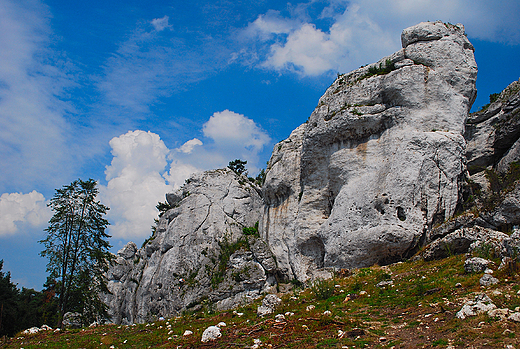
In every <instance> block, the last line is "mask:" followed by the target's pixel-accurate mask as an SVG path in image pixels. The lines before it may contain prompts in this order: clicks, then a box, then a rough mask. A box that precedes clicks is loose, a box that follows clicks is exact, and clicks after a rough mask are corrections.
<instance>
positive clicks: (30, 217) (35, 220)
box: [0, 190, 52, 236]
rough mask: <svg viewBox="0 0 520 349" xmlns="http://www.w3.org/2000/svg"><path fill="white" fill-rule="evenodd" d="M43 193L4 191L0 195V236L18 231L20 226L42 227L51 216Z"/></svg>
mask: <svg viewBox="0 0 520 349" xmlns="http://www.w3.org/2000/svg"><path fill="white" fill-rule="evenodd" d="M51 215H52V214H51V210H50V209H49V208H48V207H47V201H46V200H45V197H44V196H43V194H40V193H38V192H37V191H35V190H33V191H32V192H30V193H28V194H21V193H4V194H2V196H0V236H4V235H11V234H15V233H19V232H20V231H21V229H20V227H23V226H25V225H27V226H29V227H33V228H36V227H42V229H43V227H44V226H45V224H46V223H47V222H48V220H49V219H50V218H51Z"/></svg>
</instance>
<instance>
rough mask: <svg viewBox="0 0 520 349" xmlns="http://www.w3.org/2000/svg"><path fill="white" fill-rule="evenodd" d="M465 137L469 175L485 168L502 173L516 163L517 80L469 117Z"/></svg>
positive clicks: (519, 150) (519, 129)
mask: <svg viewBox="0 0 520 349" xmlns="http://www.w3.org/2000/svg"><path fill="white" fill-rule="evenodd" d="M465 137H466V140H467V143H468V144H467V158H468V170H469V172H470V173H471V174H475V173H478V172H480V171H482V170H484V169H486V168H487V167H489V166H492V167H494V168H495V169H497V170H498V171H499V172H502V173H504V172H507V170H508V169H509V164H511V163H512V162H514V161H519V160H520V142H519V138H520V80H519V81H515V82H513V83H511V84H510V85H509V86H508V87H507V88H506V89H504V91H502V93H500V95H499V96H498V98H497V99H496V101H494V102H493V103H491V104H490V105H489V106H488V107H487V108H484V110H481V111H479V112H477V113H474V114H472V115H471V116H470V117H469V119H468V125H467V127H466V134H465Z"/></svg>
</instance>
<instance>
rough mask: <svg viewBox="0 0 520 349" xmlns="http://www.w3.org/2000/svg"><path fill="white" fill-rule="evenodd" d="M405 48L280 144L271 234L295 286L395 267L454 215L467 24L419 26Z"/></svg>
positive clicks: (467, 99)
mask: <svg viewBox="0 0 520 349" xmlns="http://www.w3.org/2000/svg"><path fill="white" fill-rule="evenodd" d="M401 41H402V44H403V49H401V50H400V51H398V52H396V53H394V54H393V55H391V56H388V57H385V58H383V59H382V60H380V61H379V62H377V63H375V64H371V65H368V66H366V67H362V68H360V69H358V70H355V71H353V72H351V73H349V74H346V75H341V76H339V77H338V79H337V80H336V81H335V82H334V83H333V84H332V86H331V87H330V88H329V89H328V90H327V91H326V92H325V94H324V96H323V97H322V98H321V99H320V101H319V104H318V106H317V107H316V109H315V110H314V112H313V113H312V115H311V116H310V118H309V120H308V121H307V123H306V124H304V125H302V126H300V127H299V128H297V129H296V130H295V131H294V132H293V133H292V134H291V135H290V137H289V138H288V139H287V140H285V141H282V142H280V143H278V144H277V145H276V146H275V149H274V151H273V155H272V157H271V160H270V162H269V165H268V172H267V178H266V183H265V184H264V187H263V193H264V200H265V203H266V206H265V208H264V215H263V218H262V224H261V232H262V237H263V238H265V239H266V241H268V244H269V245H270V246H271V247H272V251H273V253H274V254H275V256H276V258H277V261H278V267H279V268H280V270H281V271H282V273H283V275H284V276H285V277H286V278H288V279H292V278H297V279H299V280H301V281H306V280H308V279H310V278H313V277H316V276H318V275H320V273H321V271H322V270H323V269H324V268H327V267H335V268H351V267H362V266H367V265H372V264H374V263H380V264H386V263H390V262H392V261H396V260H399V259H402V258H403V257H406V256H409V255H411V254H412V253H413V252H415V250H416V248H417V247H418V246H419V244H420V243H421V241H422V240H424V239H426V237H427V236H426V235H427V232H428V230H429V229H430V228H431V227H432V226H433V225H435V224H436V223H439V222H442V221H444V220H445V219H446V218H447V217H450V216H452V215H453V213H454V212H455V209H456V207H457V205H458V204H459V202H460V198H461V195H460V192H461V185H462V183H461V182H462V180H463V177H464V172H465V156H464V155H465V140H464V137H463V134H464V127H465V122H466V119H467V116H468V111H469V109H470V107H471V104H472V103H473V101H474V98H475V96H476V90H475V80H476V76H477V66H476V63H475V60H474V56H473V46H472V45H471V43H470V42H469V41H468V40H467V38H466V36H465V35H464V28H463V27H462V25H456V26H453V25H446V24H444V23H441V22H435V23H421V24H419V25H417V26H414V27H411V28H408V29H406V30H404V31H403V34H402V37H401Z"/></svg>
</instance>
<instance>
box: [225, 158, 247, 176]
mask: <svg viewBox="0 0 520 349" xmlns="http://www.w3.org/2000/svg"><path fill="white" fill-rule="evenodd" d="M246 165H247V161H242V160H240V159H236V160H233V161H230V162H229V164H228V167H229V168H230V169H231V170H233V172H235V173H236V174H238V175H241V174H246V175H247V171H246Z"/></svg>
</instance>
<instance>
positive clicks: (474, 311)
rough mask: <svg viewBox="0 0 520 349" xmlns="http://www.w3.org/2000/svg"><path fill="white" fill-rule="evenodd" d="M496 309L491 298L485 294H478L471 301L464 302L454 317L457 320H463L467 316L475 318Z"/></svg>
mask: <svg viewBox="0 0 520 349" xmlns="http://www.w3.org/2000/svg"><path fill="white" fill-rule="evenodd" d="M493 309H496V305H495V304H493V302H492V301H491V298H489V297H488V296H487V295H485V294H479V295H477V296H476V297H475V299H474V300H473V301H468V302H466V303H465V304H464V305H463V306H462V309H460V310H459V311H458V312H457V314H456V316H457V318H459V319H462V320H464V319H465V318H466V317H468V316H476V315H478V314H481V313H487V312H490V311H492V310H493Z"/></svg>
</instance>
